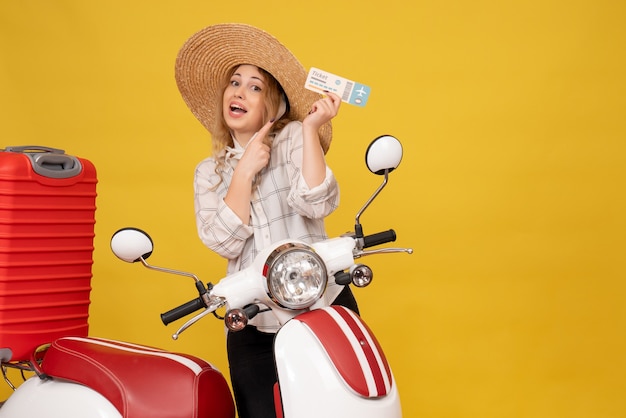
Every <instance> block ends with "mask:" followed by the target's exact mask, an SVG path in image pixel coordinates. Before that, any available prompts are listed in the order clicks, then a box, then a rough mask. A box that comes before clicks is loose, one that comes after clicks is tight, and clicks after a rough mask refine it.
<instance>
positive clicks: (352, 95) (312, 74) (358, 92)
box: [304, 67, 370, 106]
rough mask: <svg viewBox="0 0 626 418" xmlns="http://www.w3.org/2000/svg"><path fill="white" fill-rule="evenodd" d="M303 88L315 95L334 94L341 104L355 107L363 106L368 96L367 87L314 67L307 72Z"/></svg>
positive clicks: (368, 90) (368, 89)
mask: <svg viewBox="0 0 626 418" xmlns="http://www.w3.org/2000/svg"><path fill="white" fill-rule="evenodd" d="M304 87H305V88H307V89H309V90H312V91H314V92H316V93H322V94H324V92H325V91H329V92H331V93H335V94H336V95H338V96H340V97H341V100H342V101H343V102H346V103H349V104H351V105H355V106H365V104H366V103H367V99H368V98H369V96H370V88H369V87H368V86H366V85H364V84H360V83H356V82H354V81H352V80H348V79H347V78H343V77H339V76H338V75H335V74H331V73H329V72H328V71H324V70H320V69H319V68H314V67H312V68H311V69H310V70H309V75H308V76H307V78H306V82H305V84H304Z"/></svg>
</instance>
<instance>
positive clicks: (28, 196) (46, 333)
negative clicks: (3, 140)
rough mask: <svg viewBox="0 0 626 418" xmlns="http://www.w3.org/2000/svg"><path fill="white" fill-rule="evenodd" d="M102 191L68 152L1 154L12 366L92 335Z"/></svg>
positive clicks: (6, 330) (4, 337)
mask: <svg viewBox="0 0 626 418" xmlns="http://www.w3.org/2000/svg"><path fill="white" fill-rule="evenodd" d="M96 184H97V178H96V170H95V167H94V165H93V164H92V163H91V162H90V161H88V160H86V159H83V158H78V157H73V156H69V155H66V154H65V153H64V151H63V150H58V149H54V148H48V147H40V146H23V147H7V148H5V149H4V150H0V348H10V349H11V350H12V352H13V356H12V360H13V361H21V360H27V359H29V358H30V355H31V353H32V351H33V350H34V349H35V348H36V347H37V346H39V345H42V344H46V343H49V342H51V341H52V340H54V339H56V338H58V337H61V336H65V335H73V336H86V335H87V333H88V328H89V325H88V316H89V304H90V299H89V295H90V292H91V277H92V272H91V268H92V264H93V239H94V236H95V233H94V227H95V210H96V203H95V202H96Z"/></svg>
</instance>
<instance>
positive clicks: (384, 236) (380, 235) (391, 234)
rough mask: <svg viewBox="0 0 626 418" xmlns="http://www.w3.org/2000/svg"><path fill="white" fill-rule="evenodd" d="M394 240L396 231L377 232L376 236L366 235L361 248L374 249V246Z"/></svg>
mask: <svg viewBox="0 0 626 418" xmlns="http://www.w3.org/2000/svg"><path fill="white" fill-rule="evenodd" d="M395 240H396V231H394V230H393V229H390V230H388V231H383V232H377V233H376V234H371V235H366V236H364V237H363V248H368V247H374V246H376V245H381V244H385V243H388V242H393V241H395Z"/></svg>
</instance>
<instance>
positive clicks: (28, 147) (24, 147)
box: [4, 145, 65, 154]
mask: <svg viewBox="0 0 626 418" xmlns="http://www.w3.org/2000/svg"><path fill="white" fill-rule="evenodd" d="M4 151H8V152H27V151H43V152H52V153H54V154H65V151H64V150H62V149H58V148H51V147H43V146H41V145H19V146H11V147H6V148H5V149H4Z"/></svg>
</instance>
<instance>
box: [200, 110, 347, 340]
mask: <svg viewBox="0 0 626 418" xmlns="http://www.w3.org/2000/svg"><path fill="white" fill-rule="evenodd" d="M234 142H235V147H234V148H227V149H226V150H224V151H223V152H225V153H226V165H225V167H224V171H223V172H222V179H223V181H222V182H221V183H220V177H219V176H218V175H217V174H216V173H215V166H216V162H215V159H214V158H213V157H209V158H206V159H205V160H203V161H202V162H200V164H198V166H197V168H196V173H195V181H194V190H195V212H196V225H197V227H198V234H199V236H200V239H201V240H202V242H203V243H204V244H205V245H206V246H207V247H209V248H210V249H211V250H213V251H215V252H216V253H218V254H219V255H221V256H222V257H224V258H226V259H227V260H228V269H227V273H228V274H231V273H234V272H236V271H239V270H242V269H244V268H246V267H248V266H249V265H250V264H252V262H253V260H254V257H255V256H256V255H257V254H258V253H259V251H261V250H263V249H264V248H266V247H267V246H268V245H271V244H272V243H274V242H277V241H280V240H283V239H287V238H291V239H299V240H302V241H304V242H308V243H313V242H316V241H320V240H323V239H326V238H327V235H326V231H325V228H324V218H325V217H326V216H328V215H329V214H330V213H331V212H333V211H334V210H335V209H336V208H337V206H338V205H339V186H338V184H337V181H336V179H335V177H334V175H333V173H332V171H331V170H330V168H329V167H328V166H327V167H326V178H325V179H324V181H323V182H322V184H320V185H319V186H316V187H314V188H309V187H308V186H307V184H306V182H305V181H304V178H303V177H302V174H301V170H300V169H301V167H302V148H303V144H302V125H301V123H300V122H290V123H289V124H287V125H286V126H285V127H284V128H283V129H282V130H281V131H280V132H279V133H278V134H277V135H276V137H275V138H274V140H273V142H272V150H271V156H270V162H269V164H268V166H267V167H265V168H264V169H263V170H262V171H261V173H260V175H261V181H260V183H259V184H258V186H257V187H256V188H255V190H254V191H253V193H252V199H251V202H250V209H251V211H250V221H249V222H248V224H247V225H246V224H244V223H243V222H242V221H241V219H239V217H238V216H237V215H236V214H235V213H234V212H233V211H232V210H231V209H230V208H229V207H228V206H227V205H226V203H224V197H225V196H226V192H227V190H228V186H229V185H230V182H231V180H232V176H233V172H234V170H235V167H236V165H237V162H238V161H239V159H240V157H241V155H242V154H243V151H244V149H243V148H242V147H241V146H239V145H238V144H237V141H234ZM218 183H219V185H218V186H217V189H215V190H213V188H214V186H215V185H216V184H218ZM331 286H332V287H333V288H331V289H329V294H328V297H329V298H331V299H330V300H333V299H334V298H335V297H336V296H337V294H339V292H340V290H341V289H340V287H339V286H336V285H334V284H333V285H331ZM335 288H336V289H335ZM251 323H252V324H253V325H256V326H257V327H258V328H259V330H262V331H275V330H276V329H277V328H278V324H277V323H276V322H275V320H274V319H273V316H272V315H271V314H269V315H266V314H261V315H258V316H257V317H256V318H254V319H253V320H252V321H251Z"/></svg>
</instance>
